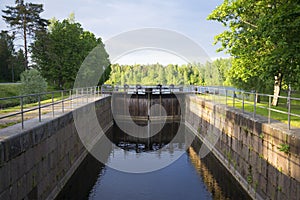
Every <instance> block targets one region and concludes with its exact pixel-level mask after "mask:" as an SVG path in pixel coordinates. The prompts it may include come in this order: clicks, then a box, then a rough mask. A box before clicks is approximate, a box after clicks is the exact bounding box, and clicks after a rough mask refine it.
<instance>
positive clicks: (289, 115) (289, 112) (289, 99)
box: [287, 84, 291, 130]
mask: <svg viewBox="0 0 300 200" xmlns="http://www.w3.org/2000/svg"><path fill="white" fill-rule="evenodd" d="M287 100H288V129H289V130H291V84H289V92H288V99H287Z"/></svg>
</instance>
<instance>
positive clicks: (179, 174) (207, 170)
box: [57, 123, 250, 200]
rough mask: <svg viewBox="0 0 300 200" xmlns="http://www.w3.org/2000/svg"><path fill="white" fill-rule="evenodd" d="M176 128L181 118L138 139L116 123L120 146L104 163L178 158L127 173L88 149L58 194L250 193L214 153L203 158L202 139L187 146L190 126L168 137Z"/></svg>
mask: <svg viewBox="0 0 300 200" xmlns="http://www.w3.org/2000/svg"><path fill="white" fill-rule="evenodd" d="M178 129H179V124H178V123H169V124H166V125H165V126H164V127H163V129H162V131H161V132H160V133H158V134H156V135H155V136H153V137H151V138H149V139H140V138H139V139H137V138H135V137H132V136H129V135H126V134H124V133H123V132H122V131H121V130H120V129H119V128H118V127H114V128H113V129H112V130H111V131H110V132H109V133H108V134H107V135H108V137H109V138H110V140H111V141H112V142H113V143H114V144H115V145H116V146H118V147H122V148H118V147H113V146H112V148H111V149H110V152H109V153H108V155H107V162H106V164H109V165H110V166H118V165H112V164H113V163H118V164H119V166H123V165H125V166H127V167H129V168H130V167H132V168H133V167H136V168H137V169H140V168H143V167H145V166H144V165H143V163H144V162H145V161H146V160H148V161H151V162H156V163H163V162H165V160H172V159H173V161H174V162H173V163H172V164H171V165H168V166H167V167H164V168H162V169H159V170H156V171H152V172H148V173H128V172H123V171H118V170H116V169H113V168H111V167H108V166H105V165H103V164H102V163H100V162H98V161H97V160H96V159H95V158H94V157H93V156H91V155H88V156H87V158H86V159H85V160H84V162H83V163H82V164H81V166H80V167H79V168H78V170H77V171H76V172H75V174H74V175H73V176H72V178H71V179H70V181H69V182H68V183H67V185H66V187H65V188H64V189H63V191H62V192H61V193H60V194H59V196H58V197H57V199H90V200H94V199H109V200H110V199H113V200H119V199H120V200H126V199H139V200H148V199H149V200H153V199H172V200H173V199H178V200H179V199H186V200H193V199H250V197H249V196H248V195H247V194H246V193H245V192H244V191H243V189H242V188H241V187H240V186H239V185H238V184H237V183H236V182H235V180H234V179H233V177H232V176H231V175H230V174H229V173H228V172H227V171H226V169H224V168H223V166H221V164H220V163H219V162H218V161H217V160H216V159H215V158H214V157H213V156H212V155H210V154H209V155H208V156H206V157H205V158H204V159H202V160H200V159H199V157H198V155H197V152H198V151H199V148H200V146H201V142H200V141H199V140H198V139H195V140H194V141H193V142H192V145H191V146H190V147H187V148H186V146H185V145H186V143H187V142H186V141H188V140H189V139H191V138H193V137H192V136H193V135H192V133H190V132H189V131H188V130H187V129H185V128H184V132H185V134H184V135H185V137H184V138H182V137H181V138H180V140H176V141H172V142H170V141H171V140H172V139H173V138H174V137H175V135H176V133H177V130H178ZM181 131H182V130H181ZM158 149H163V150H162V151H158ZM179 155H181V156H179ZM177 156H178V157H179V158H178V159H176V158H177ZM148 165H149V164H148ZM122 169H126V167H125V168H122Z"/></svg>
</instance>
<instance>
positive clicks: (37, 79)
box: [20, 69, 47, 103]
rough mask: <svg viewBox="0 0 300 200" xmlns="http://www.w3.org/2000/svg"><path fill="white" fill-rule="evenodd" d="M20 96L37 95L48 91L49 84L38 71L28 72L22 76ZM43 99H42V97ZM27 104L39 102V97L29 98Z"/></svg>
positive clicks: (26, 99) (26, 100)
mask: <svg viewBox="0 0 300 200" xmlns="http://www.w3.org/2000/svg"><path fill="white" fill-rule="evenodd" d="M21 83H22V84H21V86H20V94H21V95H27V94H37V93H42V92H46V91H47V82H46V80H45V79H44V78H43V77H42V75H41V74H40V72H39V71H37V70H36V69H31V70H26V71H24V72H23V73H22V74H21ZM40 98H41V97H40ZM24 101H25V102H26V103H30V102H36V101H38V96H29V97H26V98H25V99H24Z"/></svg>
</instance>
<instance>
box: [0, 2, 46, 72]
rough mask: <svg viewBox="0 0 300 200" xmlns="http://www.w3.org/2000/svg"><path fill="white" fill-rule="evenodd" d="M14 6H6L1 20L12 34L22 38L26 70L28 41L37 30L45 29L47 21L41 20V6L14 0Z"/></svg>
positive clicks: (26, 67)
mask: <svg viewBox="0 0 300 200" xmlns="http://www.w3.org/2000/svg"><path fill="white" fill-rule="evenodd" d="M15 3H16V5H15V6H6V10H2V12H3V13H4V15H2V18H3V19H4V21H5V22H6V23H7V24H9V26H10V27H11V30H12V31H13V33H14V34H19V35H21V36H22V38H23V41H24V52H25V63H24V66H25V69H28V40H29V39H30V38H31V37H33V36H34V35H35V33H36V32H37V31H39V30H42V29H45V27H46V26H47V25H48V21H47V20H45V19H43V18H41V17H40V14H41V13H42V12H43V11H44V10H43V5H42V4H34V3H24V0H16V2H15Z"/></svg>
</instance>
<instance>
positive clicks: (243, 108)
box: [242, 92, 245, 113]
mask: <svg viewBox="0 0 300 200" xmlns="http://www.w3.org/2000/svg"><path fill="white" fill-rule="evenodd" d="M242 96H243V100H242V110H243V113H244V112H245V93H244V92H242Z"/></svg>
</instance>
